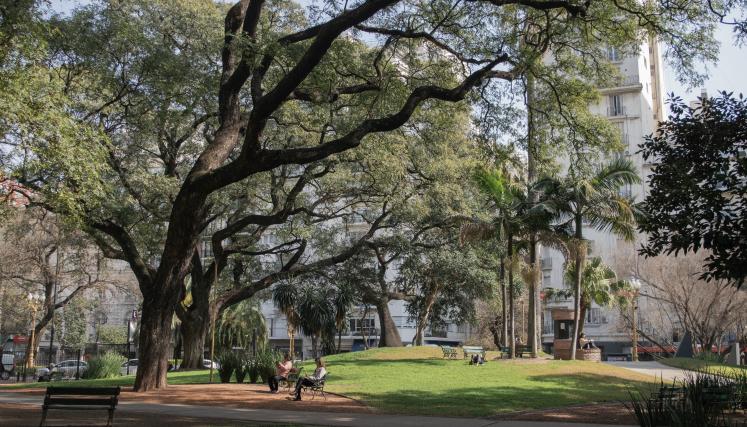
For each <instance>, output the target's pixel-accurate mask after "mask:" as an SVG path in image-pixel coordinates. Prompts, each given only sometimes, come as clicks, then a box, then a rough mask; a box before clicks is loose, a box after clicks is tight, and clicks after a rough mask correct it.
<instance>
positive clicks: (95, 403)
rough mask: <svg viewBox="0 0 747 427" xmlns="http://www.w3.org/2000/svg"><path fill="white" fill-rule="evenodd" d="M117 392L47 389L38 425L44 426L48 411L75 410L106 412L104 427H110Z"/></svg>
mask: <svg viewBox="0 0 747 427" xmlns="http://www.w3.org/2000/svg"><path fill="white" fill-rule="evenodd" d="M119 391H120V388H119V387H47V393H46V394H45V395H44V404H43V405H42V419H41V423H39V425H40V426H44V425H45V422H46V420H47V411H49V410H50V409H75V410H107V411H109V418H108V420H107V422H106V425H107V426H111V425H112V420H113V419H114V409H116V408H117V401H118V399H119Z"/></svg>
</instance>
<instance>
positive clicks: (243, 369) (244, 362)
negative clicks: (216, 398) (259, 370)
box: [236, 356, 249, 384]
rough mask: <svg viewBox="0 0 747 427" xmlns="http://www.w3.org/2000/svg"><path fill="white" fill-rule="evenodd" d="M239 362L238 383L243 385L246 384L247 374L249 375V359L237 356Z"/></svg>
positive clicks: (237, 370)
mask: <svg viewBox="0 0 747 427" xmlns="http://www.w3.org/2000/svg"><path fill="white" fill-rule="evenodd" d="M237 362H238V363H237V364H236V382H237V383H239V384H242V383H243V382H244V378H246V374H248V373H249V364H248V359H247V358H246V357H241V356H237Z"/></svg>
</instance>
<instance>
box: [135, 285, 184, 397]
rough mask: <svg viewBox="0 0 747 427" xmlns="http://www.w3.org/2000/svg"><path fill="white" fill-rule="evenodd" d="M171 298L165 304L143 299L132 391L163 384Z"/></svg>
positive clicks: (168, 352)
mask: <svg viewBox="0 0 747 427" xmlns="http://www.w3.org/2000/svg"><path fill="white" fill-rule="evenodd" d="M175 299H176V298H174V300H175ZM174 300H172V301H171V302H170V303H169V302H167V301H168V300H166V301H164V300H162V299H149V298H144V299H143V313H142V319H141V321H140V341H139V348H138V359H139V362H138V365H139V366H138V370H137V376H136V377H135V387H134V388H135V391H149V390H153V389H157V388H164V387H166V384H167V382H166V373H167V372H168V367H169V355H170V354H171V351H170V345H169V344H170V342H171V321H172V317H173V315H174V308H173V307H174V304H175V302H176V301H174Z"/></svg>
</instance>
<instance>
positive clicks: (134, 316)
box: [127, 310, 137, 375]
mask: <svg viewBox="0 0 747 427" xmlns="http://www.w3.org/2000/svg"><path fill="white" fill-rule="evenodd" d="M136 320H137V310H132V314H131V315H130V318H129V319H127V375H130V341H132V338H131V332H134V331H132V322H134V321H136Z"/></svg>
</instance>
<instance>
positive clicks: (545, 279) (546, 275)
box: [542, 270, 552, 287]
mask: <svg viewBox="0 0 747 427" xmlns="http://www.w3.org/2000/svg"><path fill="white" fill-rule="evenodd" d="M551 273H552V270H545V271H543V272H542V286H545V287H549V286H550V280H551V277H552V274H551Z"/></svg>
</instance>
